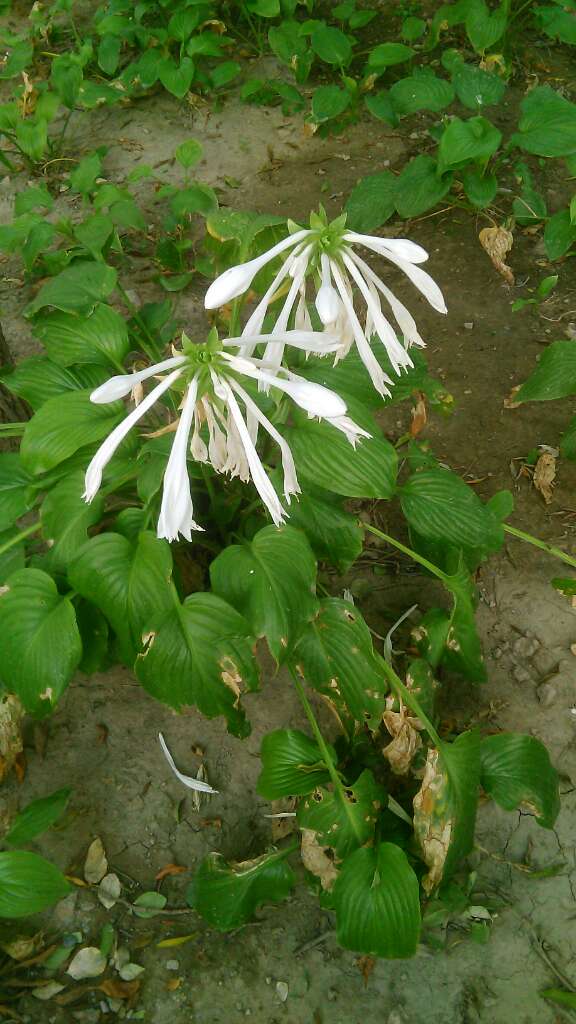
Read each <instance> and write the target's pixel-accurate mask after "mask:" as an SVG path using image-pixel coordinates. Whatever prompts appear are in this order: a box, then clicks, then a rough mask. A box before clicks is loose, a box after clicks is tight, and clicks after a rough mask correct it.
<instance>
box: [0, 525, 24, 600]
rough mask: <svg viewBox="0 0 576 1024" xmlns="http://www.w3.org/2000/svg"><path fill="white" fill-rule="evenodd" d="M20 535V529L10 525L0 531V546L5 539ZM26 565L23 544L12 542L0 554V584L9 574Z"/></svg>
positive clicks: (2, 583) (12, 538) (0, 584)
mask: <svg viewBox="0 0 576 1024" xmlns="http://www.w3.org/2000/svg"><path fill="white" fill-rule="evenodd" d="M19 536H20V530H19V529H18V527H17V526H12V527H10V528H9V529H8V530H2V531H0V548H1V547H2V546H3V545H4V544H5V543H6V541H9V540H14V538H15V537H19ZM25 565H26V554H25V548H24V544H14V545H13V546H12V547H11V548H8V550H7V551H5V552H4V553H3V554H2V555H0V586H3V585H4V583H5V582H6V580H7V579H8V577H9V576H11V575H12V573H13V572H16V570H17V569H23V568H24V566H25Z"/></svg>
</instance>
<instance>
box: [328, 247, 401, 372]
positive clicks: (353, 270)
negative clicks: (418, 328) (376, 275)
mask: <svg viewBox="0 0 576 1024" xmlns="http://www.w3.org/2000/svg"><path fill="white" fill-rule="evenodd" d="M341 256H342V260H343V261H344V265H345V266H346V268H347V269H348V271H349V272H350V274H351V275H352V278H353V279H354V281H355V282H356V284H357V285H358V288H359V289H360V291H361V293H362V296H363V298H364V301H365V302H366V305H367V307H368V311H369V313H370V318H371V320H372V323H373V325H374V329H375V331H376V333H377V335H378V337H379V338H380V340H381V342H382V343H383V345H384V347H385V349H386V351H387V353H388V356H389V358H390V362H391V363H392V366H393V367H394V369H395V371H396V373H400V372H401V370H402V368H403V367H404V366H413V365H414V364H413V362H412V360H411V358H410V356H409V355H408V353H407V351H406V349H405V348H404V346H403V345H401V344H400V342H399V341H398V338H397V337H396V335H395V333H394V331H393V329H392V327H391V326H390V324H389V323H388V321H387V320H386V317H385V316H384V315H383V313H382V310H381V308H380V301H379V300H378V298H377V296H375V294H374V292H373V291H371V289H370V287H369V286H368V285H367V284H366V281H365V280H364V278H363V277H362V274H361V273H360V271H359V270H358V267H357V266H356V264H355V263H354V262H353V260H351V259H350V257H349V256H348V254H347V252H346V251H345V250H344V249H343V250H342V253H341Z"/></svg>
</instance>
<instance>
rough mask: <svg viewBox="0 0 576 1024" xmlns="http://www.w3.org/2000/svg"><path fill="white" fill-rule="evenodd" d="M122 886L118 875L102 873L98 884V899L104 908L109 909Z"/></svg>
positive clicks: (118, 896)
mask: <svg viewBox="0 0 576 1024" xmlns="http://www.w3.org/2000/svg"><path fill="white" fill-rule="evenodd" d="M121 892H122V886H121V884H120V879H119V878H118V875H113V874H110V875H104V878H103V879H102V881H101V882H100V885H99V886H98V899H99V900H100V903H101V904H102V906H103V907H106V910H111V908H112V907H113V906H114V904H115V903H116V902H117V901H118V900H119V899H120V893H121Z"/></svg>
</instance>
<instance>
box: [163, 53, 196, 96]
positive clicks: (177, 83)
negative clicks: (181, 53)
mask: <svg viewBox="0 0 576 1024" xmlns="http://www.w3.org/2000/svg"><path fill="white" fill-rule="evenodd" d="M158 78H159V79H160V81H161V82H162V85H163V86H164V88H165V89H166V90H167V91H168V92H169V93H172V95H173V96H176V99H179V100H183V99H184V97H185V95H186V93H187V92H188V90H189V89H190V86H191V85H192V80H193V78H194V63H193V61H191V60H190V57H184V58H183V60H182V61H181V63H180V64H179V65H178V64H177V63H176V61H175V60H173V59H172V57H164V58H163V60H161V61H160V63H159V64H158Z"/></svg>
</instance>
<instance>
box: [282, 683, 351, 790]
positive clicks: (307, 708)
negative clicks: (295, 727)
mask: <svg viewBox="0 0 576 1024" xmlns="http://www.w3.org/2000/svg"><path fill="white" fill-rule="evenodd" d="M290 674H291V676H292V679H293V680H294V686H295V687H296V693H297V694H298V697H299V698H300V703H301V704H302V707H303V708H304V713H305V715H306V718H307V719H308V721H309V722H310V728H311V729H312V732H313V733H314V739H315V740H316V742H317V744H318V746H319V747H320V751H321V753H322V760H323V761H324V763H325V765H326V768H327V769H328V774H329V776H330V778H331V780H332V782H333V783H334V786H335V788H336V789H339V790H342V789H343V786H342V781H341V779H340V776H339V775H338V772H337V771H336V768H335V767H334V762H333V760H332V758H331V756H330V751H329V750H328V747H327V746H326V743H325V741H324V737H323V735H322V733H321V732H320V726H319V725H318V722H317V721H316V716H315V715H314V712H313V710H312V706H311V704H310V701H309V700H308V698H307V696H306V694H305V693H304V687H303V686H302V683H301V682H300V680H299V679H297V678H296V675H295V674H294V672H293V671H292V669H290Z"/></svg>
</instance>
